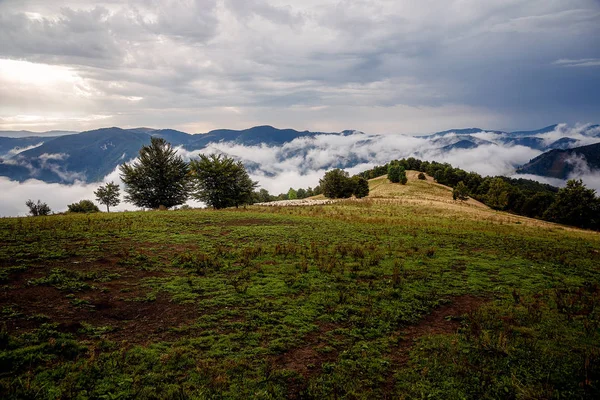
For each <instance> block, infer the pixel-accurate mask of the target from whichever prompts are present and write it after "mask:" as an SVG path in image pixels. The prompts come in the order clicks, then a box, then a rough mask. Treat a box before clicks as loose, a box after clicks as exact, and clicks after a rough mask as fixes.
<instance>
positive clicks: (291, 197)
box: [287, 188, 298, 200]
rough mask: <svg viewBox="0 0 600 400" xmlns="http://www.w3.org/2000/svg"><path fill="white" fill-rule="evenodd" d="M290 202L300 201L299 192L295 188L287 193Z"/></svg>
mask: <svg viewBox="0 0 600 400" xmlns="http://www.w3.org/2000/svg"><path fill="white" fill-rule="evenodd" d="M287 197H288V200H296V199H298V192H296V191H295V190H294V189H293V188H290V190H288V192H287Z"/></svg>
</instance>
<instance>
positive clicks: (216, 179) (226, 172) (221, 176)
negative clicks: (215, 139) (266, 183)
mask: <svg viewBox="0 0 600 400" xmlns="http://www.w3.org/2000/svg"><path fill="white" fill-rule="evenodd" d="M190 169H191V171H192V175H193V177H194V185H195V188H194V191H193V193H192V196H194V198H195V199H197V200H200V201H203V202H204V203H206V204H208V205H209V206H211V207H213V208H217V209H219V208H225V207H233V206H235V207H238V206H240V205H244V204H251V203H252V198H253V192H254V190H255V189H256V186H257V185H258V183H257V182H254V181H252V179H250V176H249V175H248V172H246V169H245V168H244V165H243V164H242V163H241V162H239V161H238V162H236V161H235V160H234V159H233V158H230V157H226V156H222V155H220V154H219V155H216V154H211V155H210V156H206V155H204V154H201V155H200V159H198V160H193V161H192V162H191V163H190Z"/></svg>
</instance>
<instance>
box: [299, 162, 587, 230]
mask: <svg viewBox="0 0 600 400" xmlns="http://www.w3.org/2000/svg"><path fill="white" fill-rule="evenodd" d="M418 175H419V171H412V170H408V171H406V177H407V178H408V182H407V184H406V185H402V184H399V183H392V182H390V181H389V180H388V179H387V176H380V177H378V178H374V179H371V180H369V196H367V197H365V198H363V199H354V198H352V199H350V200H347V201H351V202H375V203H378V204H387V205H393V204H398V205H399V206H402V207H404V208H405V209H406V211H407V212H410V213H413V214H417V215H423V216H427V217H430V218H431V217H440V218H444V219H451V220H456V221H460V220H464V219H470V220H477V221H485V222H489V223H493V224H499V225H506V224H521V225H524V226H530V227H538V228H543V229H549V230H568V231H579V232H582V233H584V234H585V235H589V231H585V230H581V229H578V228H573V227H569V226H564V225H559V224H554V223H551V222H546V221H542V220H539V219H535V218H528V217H524V216H520V215H515V214H510V213H507V212H504V211H497V210H493V209H491V208H489V207H488V206H486V205H485V204H483V203H481V202H479V201H477V200H475V199H471V198H470V199H468V200H467V201H457V200H454V199H453V198H452V188H451V187H448V186H445V185H441V184H439V183H436V182H435V181H434V179H433V177H431V176H429V175H425V176H426V178H427V179H425V180H420V179H419V178H418ZM309 199H311V200H324V199H326V197H325V196H323V195H322V194H320V195H318V196H312V197H309Z"/></svg>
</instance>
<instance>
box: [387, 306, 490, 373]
mask: <svg viewBox="0 0 600 400" xmlns="http://www.w3.org/2000/svg"><path fill="white" fill-rule="evenodd" d="M487 301H488V300H487V299H486V298H482V297H476V296H471V295H464V296H458V297H455V298H453V299H452V302H451V303H450V304H446V305H443V306H441V307H439V308H437V309H435V310H433V312H432V313H431V314H429V315H427V316H426V317H425V318H423V319H422V320H421V321H420V322H419V323H418V324H416V325H411V326H408V327H406V328H405V329H403V330H402V331H400V332H399V334H400V337H401V344H400V345H399V346H398V347H397V348H396V349H394V351H393V352H392V354H391V358H392V361H393V362H394V364H398V365H402V364H405V363H406V362H407V361H408V356H409V352H410V350H411V348H412V346H413V344H414V342H415V341H416V340H417V339H419V338H420V337H423V336H427V335H441V334H446V335H447V334H453V333H456V331H457V330H458V328H459V327H460V322H459V321H458V320H457V319H456V317H459V316H461V315H465V314H469V313H471V312H473V311H475V310H477V309H478V308H479V307H481V305H482V304H484V303H486V302H487ZM450 317H453V318H450Z"/></svg>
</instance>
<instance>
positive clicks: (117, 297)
mask: <svg viewBox="0 0 600 400" xmlns="http://www.w3.org/2000/svg"><path fill="white" fill-rule="evenodd" d="M106 263H107V260H103V262H102V263H100V265H94V266H89V265H88V266H86V267H85V268H86V270H87V271H90V270H93V269H99V268H98V267H106ZM109 263H110V262H109ZM63 265H64V264H63ZM73 267H75V268H82V267H81V266H80V265H78V264H75V265H73ZM50 268H51V267H45V268H30V270H28V271H26V272H24V273H22V274H20V275H19V276H18V277H16V279H13V280H11V285H10V286H6V287H5V288H4V290H2V291H1V292H0V309H3V308H5V307H6V308H10V309H12V310H14V311H15V312H17V313H18V315H16V316H12V317H10V318H6V321H4V323H5V325H6V329H7V331H8V332H9V333H12V334H16V333H23V332H26V331H28V330H31V329H34V328H36V327H39V326H40V325H41V324H42V323H44V322H53V323H58V324H59V325H58V329H59V330H61V331H63V332H68V333H74V334H75V333H78V332H81V330H82V329H83V328H84V324H89V325H91V326H92V327H93V328H102V327H107V328H106V329H105V330H102V333H101V336H102V337H105V338H107V339H110V340H115V341H128V342H131V343H146V342H150V341H156V340H171V339H175V338H177V337H178V336H179V335H178V334H177V333H176V332H174V331H173V329H172V328H178V327H183V326H186V325H189V324H190V323H192V322H193V321H194V319H195V318H196V317H197V316H198V310H197V309H196V308H195V307H194V306H193V305H183V304H177V303H173V302H171V298H170V297H169V296H168V295H166V294H164V293H159V294H158V295H157V296H156V299H154V300H143V298H144V297H145V296H146V295H147V291H148V289H147V288H145V287H143V286H141V285H140V281H141V280H142V279H143V278H146V277H153V276H164V275H165V274H164V273H162V272H160V271H143V270H137V269H127V268H123V267H116V266H112V267H111V272H116V273H119V274H121V277H120V278H118V279H115V280H111V281H109V282H99V283H90V285H93V286H94V287H96V288H95V289H88V290H84V291H79V292H74V293H73V296H71V297H67V295H68V294H69V292H68V291H61V290H58V289H56V288H55V287H53V286H48V285H29V284H28V281H29V280H31V279H35V278H39V277H41V276H44V275H45V274H44V272H45V271H46V270H49V269H50ZM75 268H74V269H75ZM102 269H104V268H102ZM90 334H93V333H90Z"/></svg>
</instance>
